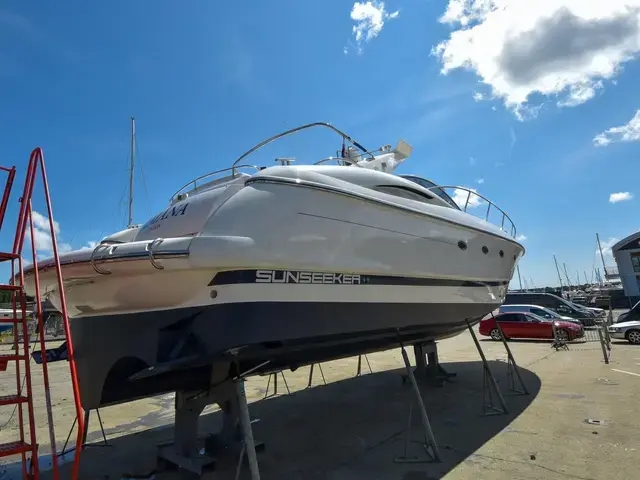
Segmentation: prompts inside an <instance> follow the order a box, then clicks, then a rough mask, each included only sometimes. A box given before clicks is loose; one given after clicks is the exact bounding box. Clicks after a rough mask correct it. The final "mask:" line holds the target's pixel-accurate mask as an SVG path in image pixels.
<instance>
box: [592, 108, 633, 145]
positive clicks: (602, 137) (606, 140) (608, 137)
mask: <svg viewBox="0 0 640 480" xmlns="http://www.w3.org/2000/svg"><path fill="white" fill-rule="evenodd" d="M637 141H640V109H638V110H637V111H636V114H635V115H634V116H633V118H632V119H631V120H630V121H629V123H627V124H626V125H622V126H620V127H612V128H610V129H609V130H606V131H604V132H602V133H599V134H598V135H596V136H595V137H593V144H594V145H595V146H596V147H606V146H607V145H609V144H610V143H613V142H637Z"/></svg>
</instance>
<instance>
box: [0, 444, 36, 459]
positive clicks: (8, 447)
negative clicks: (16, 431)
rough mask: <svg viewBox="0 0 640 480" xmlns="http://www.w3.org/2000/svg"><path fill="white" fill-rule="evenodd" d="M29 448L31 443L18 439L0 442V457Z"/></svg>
mask: <svg viewBox="0 0 640 480" xmlns="http://www.w3.org/2000/svg"><path fill="white" fill-rule="evenodd" d="M30 450H31V445H29V444H28V443H26V442H22V441H20V440H18V441H17V442H8V443H0V457H8V456H9V455H16V454H18V453H24V452H28V451H30Z"/></svg>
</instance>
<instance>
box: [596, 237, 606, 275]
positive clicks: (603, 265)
mask: <svg viewBox="0 0 640 480" xmlns="http://www.w3.org/2000/svg"><path fill="white" fill-rule="evenodd" d="M596 240H597V241H598V251H599V252H600V259H601V260H602V268H603V269H604V277H605V279H606V278H607V266H606V265H605V264H604V255H603V254H602V245H600V235H598V233H596Z"/></svg>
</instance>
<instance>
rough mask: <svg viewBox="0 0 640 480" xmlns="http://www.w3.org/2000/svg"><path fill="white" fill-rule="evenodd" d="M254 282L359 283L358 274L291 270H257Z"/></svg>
mask: <svg viewBox="0 0 640 480" xmlns="http://www.w3.org/2000/svg"><path fill="white" fill-rule="evenodd" d="M256 283H312V284H318V283H320V284H333V285H336V284H337V285H360V284H361V281H360V275H355V274H349V273H324V272H292V271H288V270H285V271H282V270H257V271H256Z"/></svg>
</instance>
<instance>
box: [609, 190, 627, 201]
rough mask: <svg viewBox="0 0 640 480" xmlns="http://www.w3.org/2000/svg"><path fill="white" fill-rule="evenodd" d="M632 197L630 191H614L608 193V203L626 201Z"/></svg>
mask: <svg viewBox="0 0 640 480" xmlns="http://www.w3.org/2000/svg"><path fill="white" fill-rule="evenodd" d="M632 198H633V193H631V192H616V193H612V194H611V195H609V203H618V202H626V201H627V200H631V199H632Z"/></svg>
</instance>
